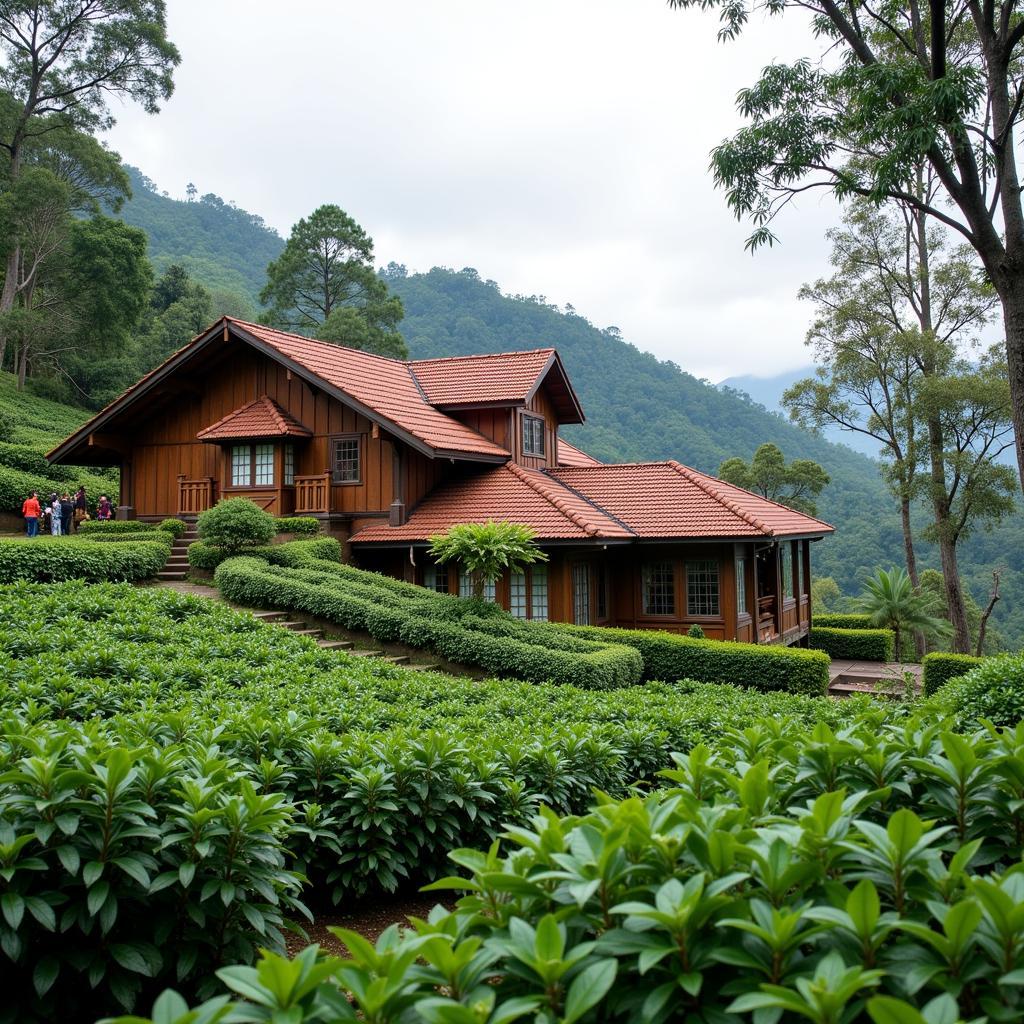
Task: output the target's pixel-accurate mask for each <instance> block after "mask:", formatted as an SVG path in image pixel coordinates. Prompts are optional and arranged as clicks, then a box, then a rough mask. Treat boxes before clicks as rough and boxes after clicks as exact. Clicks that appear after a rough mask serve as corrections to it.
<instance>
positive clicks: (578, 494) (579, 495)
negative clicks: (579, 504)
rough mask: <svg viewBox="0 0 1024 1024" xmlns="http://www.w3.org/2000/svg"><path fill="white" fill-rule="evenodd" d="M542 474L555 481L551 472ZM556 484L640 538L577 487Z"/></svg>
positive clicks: (561, 481) (631, 528) (545, 470)
mask: <svg viewBox="0 0 1024 1024" xmlns="http://www.w3.org/2000/svg"><path fill="white" fill-rule="evenodd" d="M557 468H558V467H557V466H556V467H555V469H557ZM541 473H543V474H544V476H546V477H548V478H549V479H552V480H554V478H552V477H551V471H550V470H548V469H542V470H541ZM554 482H555V483H557V484H559V485H560V486H561V487H564V488H565V489H566V490H567V491H572V493H573V494H575V495H576V497H577V498H579V499H580V501H585V502H586V503H587V504H588V505H590V506H591V507H592V508H594V509H596V510H597V511H598V512H600V513H601V514H602V515H604V516H607V517H608V518H609V519H610V520H611V521H612V522H613V523H616V524H617V525H619V526H621V527H622V529H624V530H625V531H626V532H627V533H629V534H631V535H632V536H634V537H636V536H638V534H637V532H636V530H634V529H633V527H632V526H630V525H629V523H626V522H623V520H621V519H620V518H619V517H618V516H617V515H615V514H614V513H612V512H609V511H608V509H606V508H605V507H604V506H603V505H599V504H598V503H597V502H596V501H594V499H593V498H590V497H588V496H587V495H586V494H584V493H583V492H582V491H577V490H576V488H575V487H573V486H572V485H571V484H568V483H566V482H565V481H564V480H554Z"/></svg>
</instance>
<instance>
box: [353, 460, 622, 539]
mask: <svg viewBox="0 0 1024 1024" xmlns="http://www.w3.org/2000/svg"><path fill="white" fill-rule="evenodd" d="M488 519H495V520H499V521H508V522H516V523H524V524H525V525H526V526H530V527H532V528H533V529H534V530H535V531H536V532H537V536H538V538H539V539H541V540H588V539H595V540H599V539H609V540H610V539H627V538H629V537H631V536H632V535H631V533H630V531H629V530H627V529H626V528H625V527H623V526H622V525H621V524H620V523H617V522H616V521H615V520H614V519H613V518H612V517H611V516H608V515H606V514H605V513H604V512H602V511H601V510H600V509H598V508H595V507H594V505H593V504H591V503H590V502H588V501H587V500H586V499H585V498H582V497H580V495H578V494H576V493H574V492H573V491H572V490H571V489H570V488H568V487H564V486H562V485H561V484H560V483H558V482H557V481H555V480H552V479H551V477H550V476H548V475H546V474H545V473H543V472H541V471H540V470H536V469H524V468H523V467H522V466H517V465H515V464H514V463H508V464H506V465H504V466H499V467H497V468H495V469H490V470H486V471H484V472H482V473H476V474H474V475H473V476H469V477H464V478H462V479H459V480H452V481H449V482H448V483H445V484H442V485H441V486H440V487H438V488H437V489H436V490H435V491H433V492H431V493H430V494H429V495H428V496H427V497H426V498H425V499H424V500H423V501H422V502H421V503H420V505H419V506H417V508H416V509H415V510H414V511H413V513H412V515H411V516H410V517H409V519H408V521H407V522H406V523H405V524H404V525H403V526H387V525H385V524H374V525H372V526H368V527H366V528H365V529H363V530H360V531H359V532H358V533H356V534H354V535H353V537H352V543H353V544H359V543H371V542H373V543H381V542H384V541H396V542H406V543H407V542H409V541H425V540H428V539H429V538H430V537H431V536H433V535H434V534H435V533H443V532H444V531H445V530H447V529H448V528H449V527H450V526H454V525H455V524H457V523H485V522H487V520H488Z"/></svg>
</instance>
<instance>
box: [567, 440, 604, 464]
mask: <svg viewBox="0 0 1024 1024" xmlns="http://www.w3.org/2000/svg"><path fill="white" fill-rule="evenodd" d="M558 465H559V466H600V465H601V462H600V461H599V460H598V459H595V458H594V456H593V455H588V454H587V453H586V452H585V451H583V450H582V449H581V448H577V447H576V445H574V444H569V442H568V441H566V440H565V438H564V437H560V438H559V439H558Z"/></svg>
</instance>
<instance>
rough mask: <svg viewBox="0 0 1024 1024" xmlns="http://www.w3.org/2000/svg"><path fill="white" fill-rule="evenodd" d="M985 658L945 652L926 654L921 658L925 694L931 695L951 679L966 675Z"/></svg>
mask: <svg viewBox="0 0 1024 1024" xmlns="http://www.w3.org/2000/svg"><path fill="white" fill-rule="evenodd" d="M984 660H985V659H984V658H975V657H974V655H972V654H943V653H941V652H935V653H934V654H926V655H925V656H924V657H923V658H922V659H921V665H922V667H923V669H924V672H923V675H922V685H923V687H924V692H925V695H926V696H930V695H931V694H933V693H935V692H937V691H938V690H939V689H940V688H941V687H943V686H945V685H946V683H948V682H949V681H950V679H956V678H957V677H958V676H963V675H966V674H967V673H968V672H970V671H971V669H974V668H977V667H978V666H979V665H980V664H981V663H982V662H983V661H984Z"/></svg>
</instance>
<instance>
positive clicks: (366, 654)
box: [348, 649, 384, 658]
mask: <svg viewBox="0 0 1024 1024" xmlns="http://www.w3.org/2000/svg"><path fill="white" fill-rule="evenodd" d="M348 653H349V654H352V655H355V657H357V658H379V657H380V656H381V655H382V654H383V653H384V652H383V651H367V650H354V649H353V650H351V651H349V652H348Z"/></svg>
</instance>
